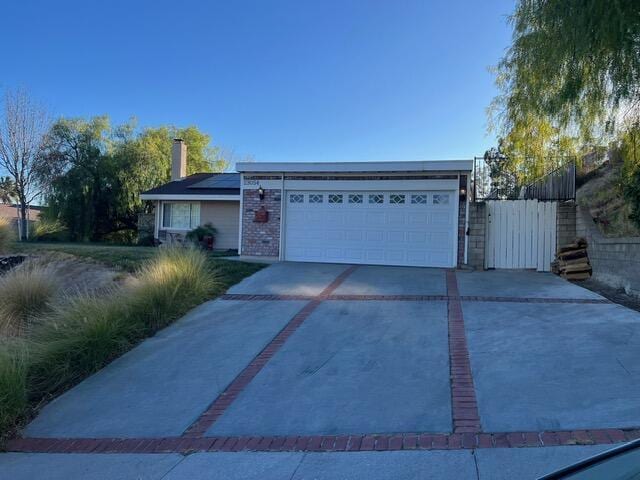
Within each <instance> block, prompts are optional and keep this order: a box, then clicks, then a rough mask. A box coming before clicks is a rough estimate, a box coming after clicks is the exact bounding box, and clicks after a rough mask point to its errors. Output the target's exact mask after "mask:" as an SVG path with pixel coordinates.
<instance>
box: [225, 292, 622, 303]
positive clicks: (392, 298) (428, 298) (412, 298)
mask: <svg viewBox="0 0 640 480" xmlns="http://www.w3.org/2000/svg"><path fill="white" fill-rule="evenodd" d="M220 298H221V299H222V300H243V301H247V300H254V301H265V300H266V301H274V300H283V301H286V300H312V299H314V298H316V297H313V296H309V295H249V294H237V293H235V294H226V295H222V296H221V297H220ZM325 300H329V301H331V300H339V301H358V302H361V301H369V300H370V301H387V302H398V301H409V302H441V301H448V300H458V301H461V302H498V303H570V304H587V305H598V304H611V303H613V302H611V301H610V300H607V299H599V298H532V297H489V296H478V295H475V296H470V295H450V294H448V295H329V296H328V297H327V298H325Z"/></svg>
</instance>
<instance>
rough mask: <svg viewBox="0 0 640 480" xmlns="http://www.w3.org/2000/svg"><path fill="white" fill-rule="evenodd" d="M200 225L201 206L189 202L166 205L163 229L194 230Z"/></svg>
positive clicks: (163, 213) (163, 215)
mask: <svg viewBox="0 0 640 480" xmlns="http://www.w3.org/2000/svg"><path fill="white" fill-rule="evenodd" d="M199 224H200V204H199V203H187V202H171V203H165V204H164V206H163V210H162V228H169V229H175V230H193V229H194V228H196V227H197V226H198V225H199Z"/></svg>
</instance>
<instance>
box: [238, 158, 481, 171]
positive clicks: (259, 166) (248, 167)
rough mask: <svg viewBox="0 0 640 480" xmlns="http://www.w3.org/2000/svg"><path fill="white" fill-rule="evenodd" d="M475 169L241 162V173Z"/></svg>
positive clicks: (435, 164) (453, 164)
mask: <svg viewBox="0 0 640 480" xmlns="http://www.w3.org/2000/svg"><path fill="white" fill-rule="evenodd" d="M472 168H473V160H433V161H420V162H240V163H238V164H236V170H237V171H238V172H241V173H250V172H252V173H253V172H261V173H264V172H277V173H294V172H295V173H311V172H324V173H345V172H436V171H437V172H440V171H466V172H470V171H471V169H472Z"/></svg>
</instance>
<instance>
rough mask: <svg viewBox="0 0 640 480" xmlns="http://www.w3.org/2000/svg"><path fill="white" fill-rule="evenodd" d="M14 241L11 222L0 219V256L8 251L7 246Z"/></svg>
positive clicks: (14, 236)
mask: <svg viewBox="0 0 640 480" xmlns="http://www.w3.org/2000/svg"><path fill="white" fill-rule="evenodd" d="M15 239H16V233H15V231H14V230H13V229H12V228H11V222H9V219H8V218H6V217H0V254H2V253H5V252H6V251H7V250H9V245H11V243H12V242H13V241H14V240H15Z"/></svg>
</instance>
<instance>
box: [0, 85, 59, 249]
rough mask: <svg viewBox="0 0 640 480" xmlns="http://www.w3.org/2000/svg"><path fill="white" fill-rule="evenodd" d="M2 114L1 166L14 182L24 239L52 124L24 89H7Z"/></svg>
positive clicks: (38, 190)
mask: <svg viewBox="0 0 640 480" xmlns="http://www.w3.org/2000/svg"><path fill="white" fill-rule="evenodd" d="M3 107H4V108H3V109H2V113H1V116H0V168H1V169H4V170H6V171H7V173H8V174H9V176H10V177H11V179H12V180H13V182H14V184H15V195H16V197H17V200H18V204H19V217H20V225H21V228H20V234H21V239H22V240H24V239H26V232H27V207H28V206H29V204H30V203H31V202H32V201H33V200H34V199H35V197H36V196H37V195H38V194H39V192H40V190H41V185H39V181H38V180H37V178H38V177H37V175H36V174H35V173H36V171H37V170H38V169H39V162H40V161H41V160H42V156H41V153H42V150H43V148H44V143H45V138H46V135H47V132H48V131H49V127H50V120H49V116H48V115H47V113H46V110H45V109H44V108H43V107H42V106H41V105H40V104H38V103H36V102H35V101H33V100H32V99H31V97H29V95H28V94H27V92H26V91H24V90H15V91H12V90H8V91H7V92H6V93H5V97H4V105H3Z"/></svg>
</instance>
